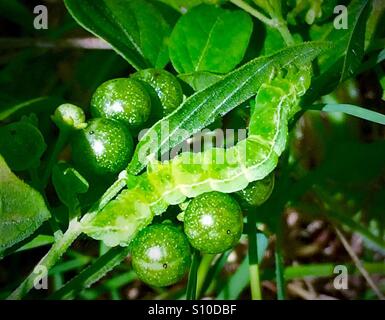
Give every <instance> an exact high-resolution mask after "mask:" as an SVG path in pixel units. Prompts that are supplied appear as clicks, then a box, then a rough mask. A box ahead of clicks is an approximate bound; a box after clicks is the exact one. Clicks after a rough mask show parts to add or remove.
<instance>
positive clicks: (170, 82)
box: [132, 69, 183, 116]
mask: <svg viewBox="0 0 385 320" xmlns="http://www.w3.org/2000/svg"><path fill="white" fill-rule="evenodd" d="M132 77H133V78H135V79H139V80H142V81H144V82H146V83H148V84H149V85H150V86H151V87H152V88H153V89H154V90H155V92H156V94H157V96H158V98H159V100H160V102H161V104H162V107H163V116H166V115H168V114H169V113H171V112H173V111H174V110H175V109H176V108H178V107H179V105H180V104H181V103H182V101H183V92H182V87H181V85H180V83H179V81H178V79H177V78H176V77H175V76H174V75H173V74H172V73H170V72H168V71H166V70H162V69H146V70H141V71H138V72H136V73H134V74H133V75H132Z"/></svg>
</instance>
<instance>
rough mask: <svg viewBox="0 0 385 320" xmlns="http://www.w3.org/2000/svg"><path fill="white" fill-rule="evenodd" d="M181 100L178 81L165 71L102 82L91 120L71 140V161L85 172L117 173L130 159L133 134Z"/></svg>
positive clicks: (90, 173)
mask: <svg viewBox="0 0 385 320" xmlns="http://www.w3.org/2000/svg"><path fill="white" fill-rule="evenodd" d="M182 99H183V93H182V88H181V86H180V84H179V82H178V80H177V79H176V78H175V76H174V75H172V74H171V73H169V72H167V71H165V70H158V69H147V70H142V71H138V72H136V73H134V74H133V75H132V76H131V77H130V78H118V79H113V80H109V81H107V82H105V83H103V84H102V85H100V86H99V87H98V88H97V89H96V91H95V92H94V94H93V96H92V99H91V110H90V111H91V116H92V119H91V120H90V121H89V122H88V123H87V126H86V127H85V128H82V129H81V130H77V131H76V133H75V134H74V135H73V137H72V139H71V147H72V158H73V161H74V163H75V164H76V166H77V167H78V168H79V169H80V170H81V171H82V172H84V173H86V174H88V175H111V174H116V173H119V172H120V171H121V170H123V169H124V168H125V167H126V166H127V164H128V162H129V161H130V159H131V156H132V153H133V149H134V142H133V135H134V133H136V132H137V131H138V130H140V129H142V128H143V127H144V126H145V125H151V124H152V123H151V122H150V120H152V119H155V120H156V118H159V117H162V116H165V115H167V114H168V113H170V112H172V111H173V110H175V109H176V108H177V107H178V106H179V105H180V104H181V102H182Z"/></svg>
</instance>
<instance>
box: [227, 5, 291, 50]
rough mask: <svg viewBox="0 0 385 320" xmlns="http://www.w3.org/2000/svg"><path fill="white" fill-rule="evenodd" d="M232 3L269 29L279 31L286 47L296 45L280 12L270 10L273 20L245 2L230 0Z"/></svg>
mask: <svg viewBox="0 0 385 320" xmlns="http://www.w3.org/2000/svg"><path fill="white" fill-rule="evenodd" d="M230 2H231V3H233V4H234V5H236V6H237V7H239V8H241V9H243V10H244V11H246V12H248V13H250V14H251V15H252V16H254V17H255V18H257V19H258V20H260V21H262V22H263V23H264V24H266V25H268V26H269V27H272V28H274V29H277V30H278V31H279V33H280V34H281V36H282V38H283V40H284V41H285V43H286V45H288V46H291V45H293V44H294V43H295V42H294V39H293V37H292V35H291V33H290V31H289V29H288V27H287V24H286V21H285V20H284V19H283V18H282V15H281V13H280V12H275V11H274V10H269V14H270V15H271V18H268V17H266V16H265V15H264V14H262V13H261V12H259V11H258V10H257V9H255V8H253V7H252V6H250V5H249V4H248V3H246V2H245V1H243V0H230Z"/></svg>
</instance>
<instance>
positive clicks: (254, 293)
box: [247, 212, 262, 300]
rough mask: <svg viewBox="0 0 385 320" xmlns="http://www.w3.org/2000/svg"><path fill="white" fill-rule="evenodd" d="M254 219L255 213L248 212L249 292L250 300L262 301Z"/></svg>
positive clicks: (255, 222)
mask: <svg viewBox="0 0 385 320" xmlns="http://www.w3.org/2000/svg"><path fill="white" fill-rule="evenodd" d="M256 218H257V216H256V213H255V212H249V214H248V215H247V228H248V240H249V248H248V252H249V274H250V290H251V299H252V300H262V290H261V284H260V279H259V261H258V260H259V259H258V242H257V233H256V232H255V226H256V224H257V219H256Z"/></svg>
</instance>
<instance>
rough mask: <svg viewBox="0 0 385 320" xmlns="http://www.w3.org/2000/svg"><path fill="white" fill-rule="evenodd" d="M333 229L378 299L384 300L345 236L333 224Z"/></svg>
mask: <svg viewBox="0 0 385 320" xmlns="http://www.w3.org/2000/svg"><path fill="white" fill-rule="evenodd" d="M334 229H335V230H336V233H337V236H338V238H339V239H340V240H341V243H342V245H343V246H344V248H345V250H346V251H347V253H348V254H349V256H350V257H351V258H352V260H353V262H354V264H355V265H356V267H357V269H358V271H359V272H360V273H361V274H362V276H363V277H364V278H365V280H366V281H367V282H368V284H369V286H370V287H371V288H372V290H373V291H374V293H375V294H376V295H377V296H378V298H379V299H380V300H384V299H385V297H384V295H383V294H382V293H381V291H380V290H379V289H378V287H377V286H376V284H375V283H374V282H373V280H372V278H371V277H370V275H369V273H368V271H366V269H365V267H364V266H363V264H362V262H361V260H360V259H359V258H358V257H357V255H356V254H355V252H354V250H353V249H352V247H351V246H350V244H349V243H348V241H347V240H346V238H345V236H344V235H343V234H342V232H341V231H340V230H339V229H338V228H337V227H336V226H334Z"/></svg>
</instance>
